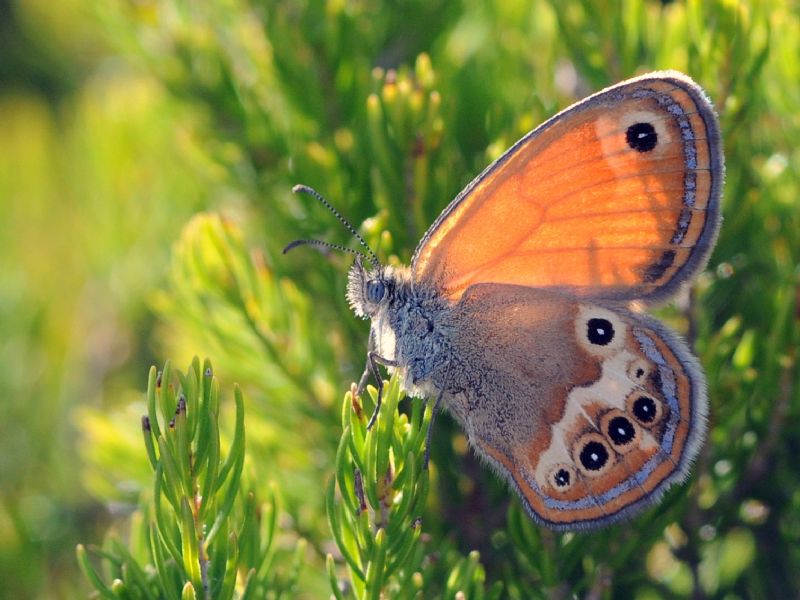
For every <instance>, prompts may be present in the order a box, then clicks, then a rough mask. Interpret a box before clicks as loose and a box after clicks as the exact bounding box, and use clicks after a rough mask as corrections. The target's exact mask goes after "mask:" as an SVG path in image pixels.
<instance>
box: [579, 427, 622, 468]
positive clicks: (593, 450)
mask: <svg viewBox="0 0 800 600" xmlns="http://www.w3.org/2000/svg"><path fill="white" fill-rule="evenodd" d="M573 454H574V458H575V462H576V463H577V464H578V468H580V470H581V471H582V472H583V473H584V474H585V475H588V476H590V477H597V476H598V475H600V474H602V473H604V472H605V471H607V470H608V468H609V467H610V466H611V465H612V464H613V463H614V452H613V451H612V450H611V448H609V446H608V443H607V442H606V441H605V439H604V438H603V436H601V435H600V434H598V433H587V434H586V435H584V436H583V437H581V438H580V439H579V440H578V443H577V444H575V448H574V450H573Z"/></svg>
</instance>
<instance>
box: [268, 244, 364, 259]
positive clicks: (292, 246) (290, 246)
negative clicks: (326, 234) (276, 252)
mask: <svg viewBox="0 0 800 600" xmlns="http://www.w3.org/2000/svg"><path fill="white" fill-rule="evenodd" d="M298 246H317V247H319V248H331V249H332V250H341V251H342V252H348V253H350V254H355V255H356V256H364V255H363V254H362V253H361V252H359V251H358V250H353V249H352V248H348V247H347V246H341V245H339V244H331V243H330V242H323V241H322V240H295V241H293V242H291V243H290V244H287V245H286V247H285V248H284V249H283V253H284V254H286V253H287V252H289V250H293V249H295V248H297V247H298Z"/></svg>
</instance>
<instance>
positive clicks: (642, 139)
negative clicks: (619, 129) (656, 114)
mask: <svg viewBox="0 0 800 600" xmlns="http://www.w3.org/2000/svg"><path fill="white" fill-rule="evenodd" d="M625 141H626V142H628V146H630V147H631V148H633V149H634V150H636V151H637V152H650V151H651V150H652V149H653V148H655V147H656V144H657V143H658V134H657V133H656V128H655V127H653V125H652V123H634V124H633V125H631V126H630V127H628V130H627V131H626V132H625Z"/></svg>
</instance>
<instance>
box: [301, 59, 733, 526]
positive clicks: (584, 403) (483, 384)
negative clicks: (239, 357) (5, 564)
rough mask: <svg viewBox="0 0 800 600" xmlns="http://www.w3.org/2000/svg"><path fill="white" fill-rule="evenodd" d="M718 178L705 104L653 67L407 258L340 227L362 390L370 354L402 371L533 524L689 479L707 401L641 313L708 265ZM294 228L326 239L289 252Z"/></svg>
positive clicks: (621, 511) (529, 141)
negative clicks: (391, 256) (363, 341)
mask: <svg viewBox="0 0 800 600" xmlns="http://www.w3.org/2000/svg"><path fill="white" fill-rule="evenodd" d="M723 177H724V158H723V154H722V142H721V138H720V133H719V125H718V121H717V117H716V114H715V112H714V108H713V106H712V104H711V102H710V101H709V99H708V98H707V96H706V95H705V93H704V92H703V90H702V89H701V88H700V87H699V86H698V85H697V84H696V83H694V82H693V81H692V80H691V79H690V78H689V77H687V76H685V75H683V74H681V73H678V72H675V71H660V72H654V73H650V74H647V75H643V76H641V77H637V78H634V79H629V80H627V81H623V82H621V83H619V84H617V85H614V86H612V87H609V88H607V89H604V90H602V91H600V92H598V93H596V94H594V95H592V96H589V97H588V98H586V99H584V100H581V101H580V102H578V103H576V104H574V105H572V106H571V107H569V108H567V109H565V110H564V111H562V112H560V113H558V114H557V115H555V116H554V117H552V118H551V119H550V120H548V121H546V122H545V123H544V124H542V125H541V126H539V127H537V128H536V129H534V130H533V131H531V132H530V133H528V134H527V135H525V136H524V137H523V138H522V139H520V140H519V141H518V142H517V143H516V144H514V145H513V146H512V147H511V148H510V149H509V150H508V151H507V152H506V153H505V154H503V155H502V156H501V157H500V158H498V159H497V160H496V161H495V162H494V163H492V164H491V165H490V166H489V167H487V168H486V169H485V170H484V171H483V172H482V173H481V174H480V175H478V177H476V178H475V179H474V180H473V181H472V182H471V183H470V184H469V185H468V186H467V187H466V188H465V189H464V190H463V191H462V192H461V193H460V194H459V195H458V196H457V197H456V198H455V199H454V200H453V201H452V202H451V203H450V205H449V206H447V208H445V210H444V211H443V212H442V213H441V215H440V216H439V217H438V219H436V221H435V222H434V223H433V225H432V226H431V227H430V229H429V230H428V232H427V233H426V234H425V236H424V237H423V238H422V241H421V242H420V243H419V245H418V247H417V249H416V251H415V252H414V255H413V258H412V260H411V265H410V267H394V266H383V265H381V263H380V262H379V260H378V259H377V257H376V255H375V254H374V253H373V252H372V251H371V250H369V247H368V246H367V244H366V243H365V242H364V240H363V239H362V238H361V237H360V236H358V234H357V233H355V231H354V230H353V229H352V227H350V229H351V231H353V233H355V235H356V236H357V237H358V239H359V240H360V241H361V243H362V244H363V245H364V246H365V247H366V248H367V249H368V254H367V255H362V254H361V253H357V254H358V256H357V258H356V260H355V263H354V265H353V266H352V268H351V270H350V272H349V276H348V286H347V298H348V300H349V302H350V305H351V306H352V308H353V310H354V312H355V313H356V315H358V316H359V317H364V318H368V319H370V320H371V328H370V335H369V348H368V358H367V368H366V369H365V373H364V377H362V381H361V385H360V387H361V388H363V386H364V384H365V381H366V379H367V376H368V374H369V373H370V372H371V373H374V374H376V377H377V379H378V381H381V380H380V374H379V371H378V366H379V365H383V366H385V367H388V368H389V369H390V370H395V369H397V370H400V371H401V372H402V375H403V381H404V388H405V390H406V391H407V392H408V393H409V394H411V395H414V396H418V397H425V398H429V399H435V403H436V404H435V406H437V407H438V406H440V405H441V406H443V407H444V408H445V409H446V410H447V411H448V412H449V413H450V414H451V415H452V416H453V417H454V418H455V419H456V420H457V421H458V422H459V423H460V425H461V426H462V427H463V429H464V431H465V432H466V435H467V437H468V439H469V443H470V445H471V447H472V448H473V449H474V450H475V452H477V454H478V455H479V456H480V457H482V458H483V459H485V461H486V462H487V463H488V464H489V465H490V466H491V467H493V468H494V470H495V471H496V472H497V473H499V474H500V475H501V476H502V477H504V478H505V479H506V480H507V481H508V482H509V484H510V487H511V488H512V489H514V490H515V491H516V492H517V494H518V495H519V498H520V501H521V502H522V505H523V506H524V507H525V509H526V511H527V512H528V514H529V515H530V516H531V517H532V518H533V519H534V520H535V521H536V522H538V523H540V524H542V525H544V526H547V527H550V528H552V529H556V530H576V529H590V528H597V527H602V526H605V525H608V524H610V523H613V522H616V521H618V520H620V519H623V518H627V517H630V516H631V515H633V514H634V513H636V512H638V511H640V510H642V509H643V508H645V507H647V506H649V505H652V504H654V503H656V502H657V501H658V500H659V499H660V498H661V497H662V496H663V494H664V492H665V491H666V490H667V489H668V488H669V487H670V485H672V484H673V483H676V482H680V481H683V480H684V479H685V478H686V477H687V475H688V472H689V470H690V467H691V465H692V462H693V461H694V459H695V458H696V456H697V454H698V452H699V450H700V447H701V446H702V444H703V441H704V437H705V432H706V421H707V412H708V400H707V395H706V382H705V377H704V374H703V371H702V369H701V367H700V365H699V363H698V361H697V360H696V359H695V357H694V356H693V355H692V353H691V351H690V350H689V348H688V346H687V345H686V343H685V342H684V341H683V340H682V339H681V338H680V337H679V336H678V335H677V334H675V333H673V332H672V331H671V330H670V329H669V328H667V327H666V326H665V325H663V324H662V323H661V322H659V321H658V320H656V319H654V318H652V317H650V316H648V315H647V314H645V313H644V312H643V309H644V308H647V307H650V306H653V305H656V304H658V303H660V302H663V301H665V300H667V299H668V298H670V297H671V296H673V295H674V294H675V293H676V292H677V291H678V289H679V288H680V286H681V285H682V284H685V283H687V282H689V281H691V280H692V279H693V278H694V277H695V276H696V275H697V273H698V272H699V271H700V270H701V269H703V267H704V266H705V264H706V262H707V260H708V256H709V254H710V252H711V250H712V248H713V247H714V243H715V241H716V237H717V233H718V230H719V226H720V195H721V189H722V183H723ZM296 190H297V191H305V192H309V193H311V194H314V195H316V196H317V197H318V199H320V200H321V201H322V202H324V203H325V204H326V206H328V208H330V209H331V210H332V211H333V212H334V214H335V215H336V216H337V217H338V218H339V220H340V221H342V222H343V223H345V225H347V223H346V221H345V220H344V219H343V218H342V217H341V215H339V213H337V212H336V211H335V210H334V209H333V208H332V207H330V205H328V204H327V202H325V201H324V200H323V199H322V197H321V196H319V194H317V193H316V192H314V191H313V190H311V189H310V188H307V187H304V186H297V187H296ZM347 226H348V227H349V225H347ZM303 243H316V244H321V245H326V246H333V245H332V244H326V243H324V242H319V241H315V240H298V242H295V243H293V244H290V245H289V246H288V247H287V248H286V250H288V249H290V248H291V247H294V246H295V245H299V244H303ZM343 249H344V248H343ZM376 414H377V410H376ZM373 418H374V417H373Z"/></svg>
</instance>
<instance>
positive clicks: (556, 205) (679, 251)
mask: <svg viewBox="0 0 800 600" xmlns="http://www.w3.org/2000/svg"><path fill="white" fill-rule="evenodd" d="M723 171H724V167H723V158H722V148H721V140H720V136H719V132H718V129H717V121H716V116H715V114H714V111H713V108H712V106H711V104H710V102H709V101H708V99H707V98H706V96H705V94H704V93H703V91H702V90H701V89H700V88H699V87H698V86H697V85H696V84H695V83H694V82H693V81H692V80H690V79H689V78H687V77H685V76H684V75H681V74H680V73H675V72H670V71H666V72H661V73H655V74H649V75H646V76H644V77H640V78H637V79H632V80H629V81H626V82H623V83H621V84H618V85H616V86H613V87H611V88H608V89H606V90H603V91H601V92H599V93H597V94H595V95H593V96H590V97H589V98H587V99H585V100H583V101H581V102H579V103H578V104H575V105H573V106H572V107H570V108H568V109H566V110H564V111H563V112H561V113H559V114H558V115H556V116H555V117H553V118H552V119H550V120H549V121H547V122H546V123H544V124H543V125H541V126H540V127H538V128H537V129H535V130H533V131H532V132H531V133H529V134H528V135H527V136H525V137H524V138H522V139H521V140H520V141H519V142H517V144H515V145H514V146H513V147H512V148H511V149H509V150H508V152H506V153H505V154H504V155H503V156H501V157H500V158H499V159H498V160H497V161H495V162H494V163H493V164H492V165H490V166H489V167H488V168H487V169H486V170H485V171H484V172H483V173H482V174H481V175H480V176H478V177H477V178H476V179H475V180H474V181H473V182H472V183H471V184H470V185H469V186H467V188H466V189H465V190H464V191H463V192H462V193H461V194H459V196H458V197H457V198H456V199H455V200H454V201H453V202H452V203H451V204H450V205H449V206H448V207H447V209H445V211H444V212H443V213H442V214H441V216H440V217H439V218H438V219H437V220H436V222H435V223H434V224H433V225H432V226H431V228H430V229H429V230H428V233H427V234H426V235H425V237H424V238H423V239H422V241H421V242H420V245H419V247H418V248H417V251H416V252H415V254H414V258H413V261H412V269H413V273H414V278H415V280H416V281H421V282H427V283H430V284H433V285H435V286H436V287H437V288H439V289H441V290H443V292H444V293H445V294H446V295H447V296H448V297H450V298H451V299H452V300H456V299H458V298H460V296H461V295H462V293H463V292H464V290H466V289H467V288H468V287H469V286H471V285H473V284H475V283H480V282H494V283H510V284H518V285H525V286H535V287H542V288H555V289H563V290H568V291H570V293H572V294H576V295H579V296H586V297H596V298H606V299H618V300H633V299H641V300H645V301H647V300H650V301H656V300H659V299H663V298H665V297H667V296H669V295H671V294H672V293H674V291H675V289H676V288H677V286H678V285H680V284H681V283H682V282H684V281H686V280H687V279H689V278H690V277H691V276H692V275H694V274H695V273H696V272H697V271H698V270H699V269H701V268H702V267H703V266H704V265H705V262H706V259H707V257H708V254H709V252H710V250H711V248H712V247H713V245H714V242H715V239H716V235H717V230H718V228H719V220H720V218H719V199H720V191H721V186H722V179H723V174H724V173H723Z"/></svg>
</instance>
